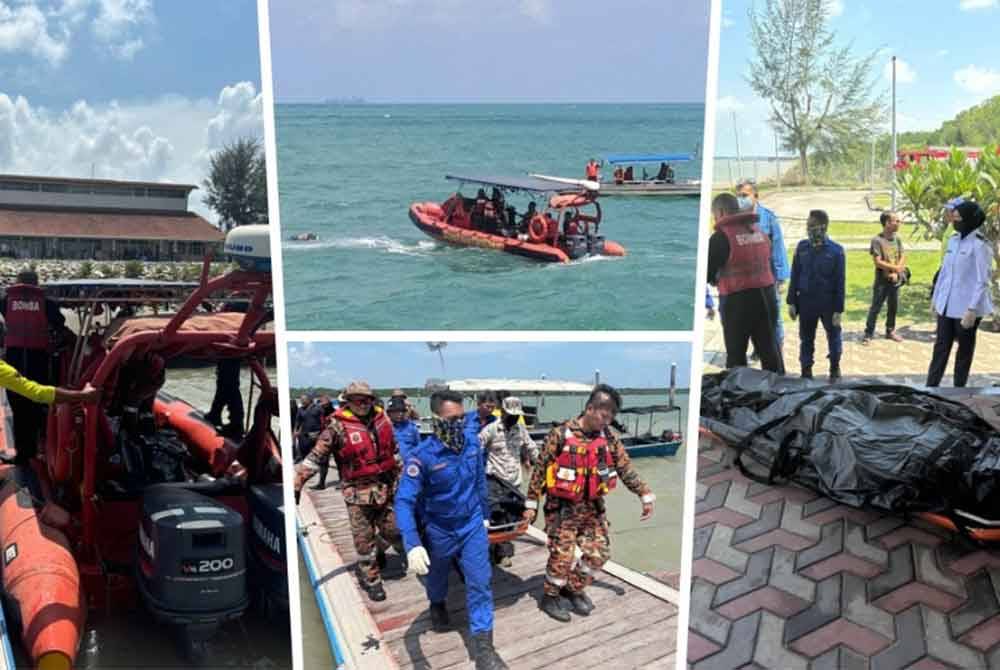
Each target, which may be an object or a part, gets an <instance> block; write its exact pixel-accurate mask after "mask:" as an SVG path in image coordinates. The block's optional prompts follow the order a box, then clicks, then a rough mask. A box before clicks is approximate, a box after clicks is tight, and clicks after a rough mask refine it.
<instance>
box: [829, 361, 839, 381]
mask: <svg viewBox="0 0 1000 670" xmlns="http://www.w3.org/2000/svg"><path fill="white" fill-rule="evenodd" d="M840 379H841V374H840V363H831V364H830V383H831V384H836V383H837V382H839V381H840Z"/></svg>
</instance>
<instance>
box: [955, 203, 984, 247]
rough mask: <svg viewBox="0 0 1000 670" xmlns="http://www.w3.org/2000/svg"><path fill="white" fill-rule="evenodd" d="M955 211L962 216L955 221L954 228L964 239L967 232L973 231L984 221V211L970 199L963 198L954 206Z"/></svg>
mask: <svg viewBox="0 0 1000 670" xmlns="http://www.w3.org/2000/svg"><path fill="white" fill-rule="evenodd" d="M955 211H956V212H958V215H959V216H961V217H962V220H961V221H956V222H955V230H957V231H958V233H959V234H960V235H961V236H962V239H965V237H966V236H967V235H968V234H969V233H972V232H974V231H975V230H976V229H977V228H979V227H980V226H981V225H983V223H984V222H985V221H986V212H984V211H983V208H982V207H980V206H979V204H978V203H975V202H972V201H971V200H963V201H962V202H961V203H960V204H959V205H958V206H957V207H955Z"/></svg>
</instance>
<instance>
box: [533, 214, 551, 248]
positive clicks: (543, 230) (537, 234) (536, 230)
mask: <svg viewBox="0 0 1000 670" xmlns="http://www.w3.org/2000/svg"><path fill="white" fill-rule="evenodd" d="M548 236H549V223H548V221H546V220H545V217H544V216H542V215H541V214H535V215H534V216H533V217H531V222H530V223H529V224H528V239H530V240H531V241H532V242H544V241H545V240H546V239H547V238H548Z"/></svg>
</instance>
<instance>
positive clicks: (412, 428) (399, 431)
mask: <svg viewBox="0 0 1000 670" xmlns="http://www.w3.org/2000/svg"><path fill="white" fill-rule="evenodd" d="M392 432H393V433H394V434H395V435H396V445H397V446H398V447H399V457H400V458H401V459H403V462H404V463H405V462H406V459H407V458H409V457H410V453H411V452H412V451H413V450H414V449H415V448H416V446H417V444H419V443H420V427H419V426H417V423H416V422H415V421H410V420H409V419H406V420H404V421H403V422H402V423H393V424H392Z"/></svg>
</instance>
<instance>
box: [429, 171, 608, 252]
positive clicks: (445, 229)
mask: <svg viewBox="0 0 1000 670" xmlns="http://www.w3.org/2000/svg"><path fill="white" fill-rule="evenodd" d="M446 179H449V180H451V181H457V182H459V189H458V191H456V192H455V193H454V194H453V195H452V196H451V197H449V198H448V199H447V200H445V201H444V202H443V203H436V202H415V203H413V204H412V205H410V211H409V214H410V220H411V221H413V223H414V225H416V226H417V228H419V229H420V230H422V231H423V232H424V233H426V234H427V235H429V236H431V237H433V238H434V239H436V240H440V241H442V242H446V243H448V244H453V245H456V246H465V247H479V248H482V249H492V250H495V251H503V252H506V253H509V254H514V255H516V256H523V257H525V258H531V259H533V260H538V261H544V262H550V263H566V262H569V261H571V260H576V259H579V258H585V257H587V256H624V255H625V248H624V247H623V246H622V245H620V244H618V243H617V242H613V241H611V240H607V239H605V238H604V237H603V236H602V235H600V232H599V230H600V224H601V206H600V204H599V203H598V202H597V197H596V194H595V193H594V192H593V191H590V190H588V189H586V188H583V187H581V186H574V185H570V184H561V183H557V182H553V181H549V180H544V179H537V178H534V177H497V178H493V177H468V176H455V175H446ZM465 184H473V185H476V186H477V187H480V192H479V194H478V195H477V197H475V198H467V197H465V196H463V195H462V192H461V190H462V186H464V185H465ZM483 187H489V188H491V189H492V194H493V195H492V197H491V198H486V197H484V193H485V191H484V190H483ZM512 193H522V194H526V195H528V196H529V197H530V198H531V199H532V201H533V203H534V204H535V205H536V206H535V207H534V208H530V209H529V210H526V211H525V212H522V213H521V214H518V213H517V211H516V209H515V208H514V207H509V206H507V204H506V195H505V194H512ZM539 199H543V201H544V205H543V206H542V208H540V209H539V208H538V207H537V202H536V201H537V200H539ZM529 207H530V206H529Z"/></svg>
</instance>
